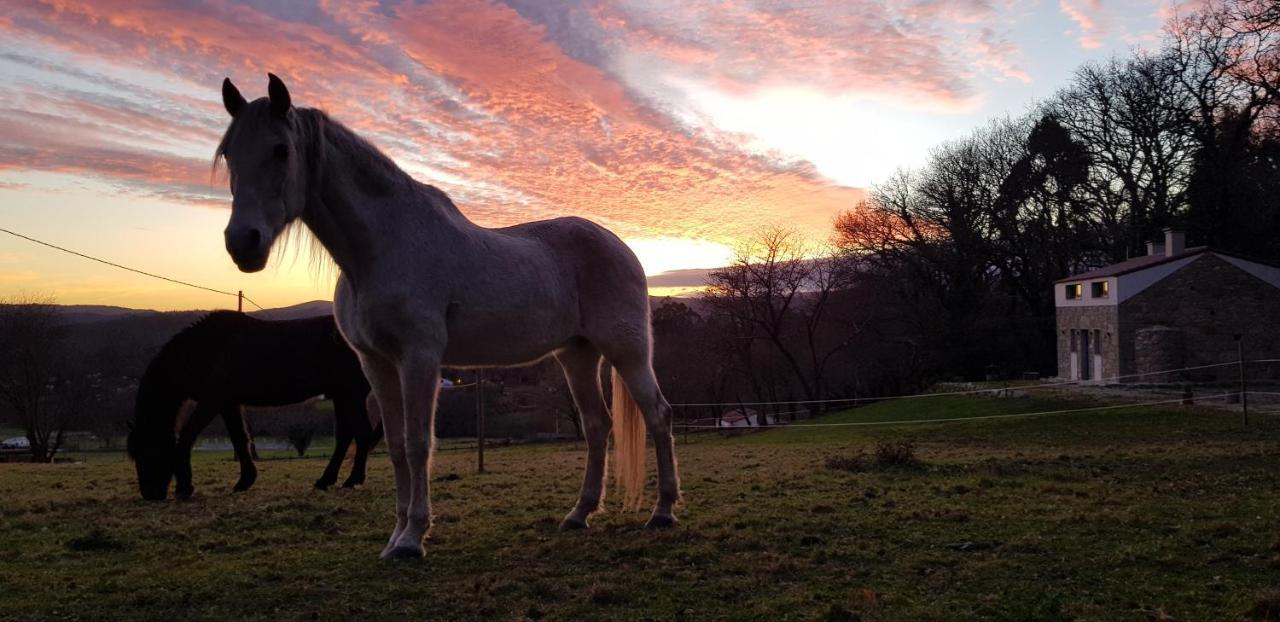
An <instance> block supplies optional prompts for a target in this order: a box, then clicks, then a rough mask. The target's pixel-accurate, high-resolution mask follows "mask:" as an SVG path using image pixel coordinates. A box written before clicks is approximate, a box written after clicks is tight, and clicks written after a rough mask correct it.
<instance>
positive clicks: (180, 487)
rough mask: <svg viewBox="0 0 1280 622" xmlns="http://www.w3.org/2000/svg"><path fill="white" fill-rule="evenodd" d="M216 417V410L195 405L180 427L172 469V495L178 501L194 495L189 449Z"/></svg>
mask: <svg viewBox="0 0 1280 622" xmlns="http://www.w3.org/2000/svg"><path fill="white" fill-rule="evenodd" d="M217 415H218V409H217V408H214V407H212V406H209V405H207V404H201V403H197V404H196V407H195V410H194V411H192V413H191V416H190V417H187V421H186V423H185V424H184V425H183V426H182V432H180V433H179V434H178V448H177V456H176V458H175V459H176V462H175V463H174V467H173V479H174V481H175V482H176V486H175V487H174V491H173V494H174V497H176V498H178V499H181V500H185V499H190V498H191V495H193V494H195V490H196V488H195V485H193V484H192V483H191V449H192V447H194V446H195V444H196V437H197V436H199V435H200V433H201V432H203V431H204V429H205V428H206V427H208V426H209V422H211V421H213V418H214V417H216V416H217Z"/></svg>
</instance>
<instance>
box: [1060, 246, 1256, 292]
mask: <svg viewBox="0 0 1280 622" xmlns="http://www.w3.org/2000/svg"><path fill="white" fill-rule="evenodd" d="M1207 251H1213V252H1215V253H1217V252H1221V251H1216V250H1214V249H1211V248H1209V247H1208V246H1192V247H1190V248H1188V249H1186V250H1184V251H1182V252H1181V253H1178V254H1177V255H1173V256H1172V257H1170V256H1167V255H1143V256H1141V257H1134V258H1133V259H1126V260H1124V261H1122V262H1120V263H1113V264H1111V265H1109V266H1104V267H1102V268H1098V269H1097V270H1090V271H1089V272H1085V273H1082V274H1075V275H1072V276H1069V277H1067V278H1065V279H1058V280H1057V281H1054V283H1065V282H1067V281H1087V280H1089V279H1101V278H1105V277H1109V276H1120V275H1122V274H1129V273H1130V272H1137V271H1139V270H1146V269H1147V268H1152V267H1155V266H1158V265H1161V264H1166V263H1169V262H1171V261H1177V260H1179V259H1186V258H1187V257H1193V256H1195V255H1199V254H1201V253H1204V252H1207ZM1223 254H1224V255H1226V254H1230V253H1223ZM1232 256H1233V257H1234V255H1232Z"/></svg>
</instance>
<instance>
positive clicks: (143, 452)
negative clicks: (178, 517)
mask: <svg viewBox="0 0 1280 622" xmlns="http://www.w3.org/2000/svg"><path fill="white" fill-rule="evenodd" d="M180 402H181V400H175V399H173V398H170V397H169V396H165V395H161V394H160V392H158V391H156V390H154V389H153V388H152V387H150V386H148V385H147V383H146V382H145V381H144V383H143V386H141V387H139V389H138V399H137V404H136V405H135V407H134V421H133V422H132V423H130V424H129V439H128V443H127V444H126V449H127V450H128V453H129V459H130V460H132V461H133V466H134V468H136V469H137V471H138V492H141V493H142V498H143V499H146V500H148V501H164V500H165V499H166V498H167V497H168V496H169V481H170V480H172V479H173V470H174V462H175V459H176V455H177V446H178V442H177V439H176V438H175V437H174V433H173V430H174V421H175V419H176V412H175V411H176V410H177V408H178V405H179V403H180Z"/></svg>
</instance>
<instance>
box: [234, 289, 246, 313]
mask: <svg viewBox="0 0 1280 622" xmlns="http://www.w3.org/2000/svg"><path fill="white" fill-rule="evenodd" d="M236 311H239V312H241V313H244V290H243V289H239V290H236Z"/></svg>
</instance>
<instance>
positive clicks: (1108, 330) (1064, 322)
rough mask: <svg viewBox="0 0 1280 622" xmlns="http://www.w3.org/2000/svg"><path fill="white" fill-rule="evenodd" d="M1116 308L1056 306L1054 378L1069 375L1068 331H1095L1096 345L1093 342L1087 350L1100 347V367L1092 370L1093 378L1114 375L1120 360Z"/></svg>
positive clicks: (1069, 345)
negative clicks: (1098, 337) (1056, 366)
mask: <svg viewBox="0 0 1280 622" xmlns="http://www.w3.org/2000/svg"><path fill="white" fill-rule="evenodd" d="M1116 310H1117V307H1115V306H1091V307H1058V309H1057V316H1058V377H1059V378H1062V379H1064V380H1065V379H1069V378H1071V331H1072V330H1073V329H1074V330H1096V331H1098V334H1099V335H1100V336H1101V338H1102V342H1101V343H1100V344H1097V343H1095V344H1093V345H1092V346H1091V349H1092V350H1093V351H1094V352H1098V351H1099V350H1098V346H1101V353H1102V369H1101V370H1094V373H1093V377H1094V378H1095V379H1096V378H1098V377H1099V376H1102V377H1111V376H1115V375H1117V373H1118V372H1117V365H1119V363H1120V358H1119V349H1118V348H1117V347H1116V345H1117V344H1116V339H1117V334H1118V327H1119V324H1118V322H1117V314H1116Z"/></svg>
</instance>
